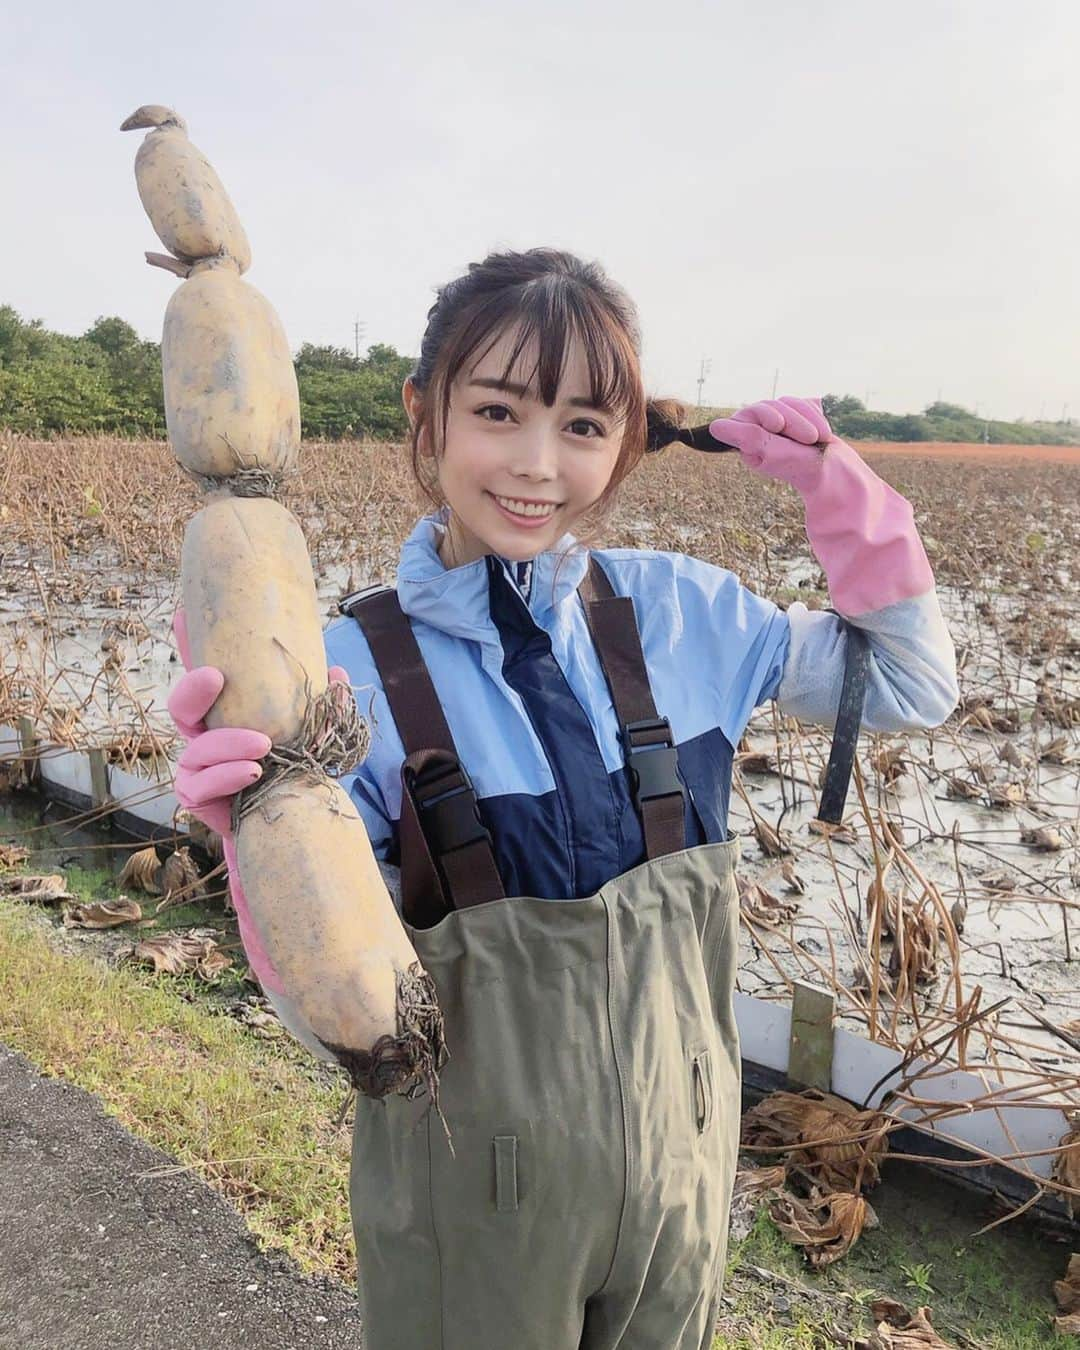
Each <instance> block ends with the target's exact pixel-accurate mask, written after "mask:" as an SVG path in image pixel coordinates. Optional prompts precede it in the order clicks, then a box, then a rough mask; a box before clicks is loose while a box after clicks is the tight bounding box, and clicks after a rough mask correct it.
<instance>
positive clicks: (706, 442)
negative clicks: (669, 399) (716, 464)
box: [645, 418, 735, 454]
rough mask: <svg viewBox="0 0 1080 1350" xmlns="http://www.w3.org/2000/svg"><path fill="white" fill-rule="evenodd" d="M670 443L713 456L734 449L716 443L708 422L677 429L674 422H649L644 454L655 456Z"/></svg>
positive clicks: (724, 443)
mask: <svg viewBox="0 0 1080 1350" xmlns="http://www.w3.org/2000/svg"><path fill="white" fill-rule="evenodd" d="M672 441H681V442H682V443H683V445H688V446H689V447H690V449H691V450H704V451H706V452H708V453H713V454H715V453H717V452H721V451H724V450H734V449H735V446H733V445H728V444H727V442H726V441H718V440H717V439H716V437H715V436H713V435H712V434H711V432H710V431H709V423H708V422H706V423H704V424H703V425H702V426H700V427H677V426H676V425H675V423H674V422H668V421H667V420H666V419H665V420H663V421H661V420H660V419H659V418H658V419H656V420H655V421H652V420H650V422H649V425H648V431H647V435H646V440H645V453H646V454H655V453H656V452H657V451H658V450H663V448H664V446H665V445H670V444H671V442H672Z"/></svg>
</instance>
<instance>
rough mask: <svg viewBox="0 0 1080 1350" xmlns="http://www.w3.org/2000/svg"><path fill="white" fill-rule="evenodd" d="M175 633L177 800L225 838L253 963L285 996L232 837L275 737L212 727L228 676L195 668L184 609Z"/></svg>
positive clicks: (338, 675)
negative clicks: (181, 742) (240, 806)
mask: <svg viewBox="0 0 1080 1350" xmlns="http://www.w3.org/2000/svg"><path fill="white" fill-rule="evenodd" d="M173 633H174V635H175V637H176V645H177V648H178V650H179V652H180V659H181V660H182V661H183V663H184V669H185V671H186V674H184V675H183V676H181V678H180V679H179V680H178V681H177V683H176V685H175V687H174V688H173V690H172V693H171V694H170V695H169V700H168V708H169V714H170V716H171V717H172V719H173V722H174V723H175V724H176V729H177V731H179V733H180V735H181V736H183V738H184V739H185V740H186V741H187V745H186V746H185V747H184V749H183V751H182V752H181V754H180V758H179V760H178V761H177V766H176V776H175V781H174V787H175V790H176V796H177V799H178V801H179V802H180V804H181V806H183V807H185V808H186V809H187V810H188V811H190V812H191V814H192V815H193V816H195V817H196V819H197V820H201V821H202V822H203V823H204V824H205V825H208V826H209V827H210V829H212V830H216V831H217V832H218V834H220V835H221V843H222V848H223V850H224V853H225V866H226V868H227V869H228V874H229V894H230V896H231V897H232V902H233V907H234V909H235V910H236V920H237V924H238V926H239V929H240V940H241V942H242V943H243V944H244V951H245V953H246V954H247V958H248V962H249V963H250V965H251V969H252V970H253V971H254V972H255V975H256V976H257V978H258V980H259V983H260V984H261V985H262V987H263V988H264V989H265V990H268V991H269V992H270V993H274V994H284V993H285V990H284V988H283V986H282V984H281V980H280V978H279V976H278V974H277V971H276V970H275V969H274V966H273V963H272V962H271V960H270V958H269V956H268V955H267V953H266V948H265V947H264V946H263V944H262V939H261V938H260V937H259V933H258V930H257V929H256V927H255V924H254V923H253V921H252V918H251V909H250V906H249V905H248V902H247V896H246V895H245V894H244V888H243V887H242V886H241V884H240V869H239V867H238V866H237V861H236V841H235V839H234V838H233V834H232V799H233V797H234V796H235V794H236V793H237V792H239V791H240V790H241V789H242V788H245V787H249V786H250V785H251V784H252V783H254V782H257V781H258V779H260V778H261V777H262V766H261V764H259V763H258V762H257V761H258V760H261V759H262V758H263V757H264V756H265V755H266V754H268V753H269V750H270V744H271V742H270V737H269V736H266V735H264V734H263V733H262V732H261V731H249V730H245V729H244V728H243V727H218V728H215V729H213V730H209V729H208V728H207V726H206V721H205V718H206V714H207V713H208V712H209V711H210V709H211V707H212V706H213V704H214V702H215V701H216V699H217V696H218V695H219V694H220V693H221V691H222V689H223V688H224V685H225V676H224V674H223V673H222V672H221V671H220V670H219V669H218V668H217V667H216V666H198V667H196V669H194V670H192V669H191V649H190V647H189V645H188V636H187V621H186V619H185V616H184V611H183V609H178V610H177V611H176V614H175V615H174V616H173ZM327 674H328V677H329V678H330V679H331V680H344V681H345V682H346V683H347V682H348V679H349V673H348V671H347V670H346V669H345V668H344V666H331V667H330V670H329V671H328V672H327Z"/></svg>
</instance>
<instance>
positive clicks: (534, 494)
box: [404, 249, 678, 565]
mask: <svg viewBox="0 0 1080 1350" xmlns="http://www.w3.org/2000/svg"><path fill="white" fill-rule="evenodd" d="M640 341H641V340H640V332H639V329H638V322H637V315H636V312H635V309H634V306H633V302H632V301H631V300H630V298H629V297H628V296H627V295H626V293H625V292H624V291H623V290H622V289H621V288H620V287H619V286H616V285H615V284H614V282H612V281H610V280H609V278H608V277H607V276H606V274H605V273H604V271H603V269H602V268H600V267H599V266H598V265H597V264H595V263H587V262H584V261H582V260H581V259H579V258H576V257H574V256H573V255H572V254H568V253H561V252H558V251H557V250H554V249H532V250H530V251H529V252H527V253H504V254H493V255H491V256H490V257H488V258H486V259H485V260H484V261H483V262H481V263H474V264H472V265H471V266H470V268H469V270H468V272H467V273H466V274H465V275H463V276H460V277H457V278H455V279H454V280H453V281H451V282H450V283H449V284H448V285H446V286H444V287H442V288H441V290H440V291H439V294H438V299H437V300H436V302H435V304H434V305H433V306H432V308H431V310H430V311H429V313H428V325H427V330H426V332H425V334H424V340H423V344H422V346H421V351H420V359H419V361H418V363H417V368H416V370H415V372H414V373H413V375H412V377H411V378H410V379H409V381H407V383H406V386H405V390H404V400H405V406H406V409H407V411H408V413H409V421H410V425H411V428H412V451H413V468H414V471H415V473H416V476H417V478H418V480H419V482H420V483H421V485H422V486H423V488H424V490H425V491H426V492H427V493H428V495H429V497H430V498H431V499H432V501H433V502H434V503H435V504H436V505H438V506H445V507H447V508H448V519H449V528H448V530H447V534H446V542H445V547H446V548H447V550H448V555H447V556H448V557H450V558H453V560H454V562H455V564H456V565H460V564H461V563H463V562H466V561H470V560H472V559H474V558H479V557H482V556H483V555H484V554H486V553H498V554H500V555H501V556H503V557H506V558H511V559H515V560H521V559H525V558H528V557H532V556H535V554H537V553H539V552H541V551H543V550H544V549H546V548H549V547H550V546H551V545H552V544H553V543H555V542H556V541H557V540H558V539H559V538H560V537H561V536H562V535H563V534H565V533H567V532H568V531H569V530H570V529H571V527H572V526H574V527H576V528H577V530H578V533H580V534H584V535H587V534H589V533H591V532H592V530H593V529H594V528H595V526H596V525H597V524H598V523H599V521H600V520H602V519H603V517H604V515H605V513H606V510H607V508H608V507H609V506H610V505H611V502H612V500H613V498H614V494H615V491H616V489H617V488H618V486H619V484H620V483H621V482H622V481H623V479H624V478H625V477H626V475H627V474H628V473H630V472H631V470H632V469H633V468H634V466H635V465H636V464H637V463H638V461H639V460H640V458H641V456H642V455H643V454H644V453H645V450H646V437H647V428H648V426H649V423H650V419H649V417H648V411H649V405H648V403H647V401H646V397H645V393H644V389H643V386H642V378H641V367H640V360H639V350H640ZM493 392H494V393H498V394H500V395H501V396H502V397H501V398H500V399H499V400H498V401H495V400H493V399H492V398H491V397H490V394H491V393H493ZM664 406H665V407H667V408H668V409H669V410H676V409H677V406H678V405H675V404H670V405H664ZM583 413H584V414H589V415H587V416H583V415H582V414H583ZM672 420H677V416H676V418H674V419H672ZM522 531H527V533H522ZM489 535H490V537H489ZM446 560H447V557H444V561H446Z"/></svg>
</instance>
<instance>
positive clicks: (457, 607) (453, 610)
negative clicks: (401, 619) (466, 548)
mask: <svg viewBox="0 0 1080 1350" xmlns="http://www.w3.org/2000/svg"><path fill="white" fill-rule="evenodd" d="M444 528H445V516H444V515H443V514H442V513H436V514H434V515H429V516H424V517H423V518H422V519H421V520H418V521H417V522H416V524H415V525H414V526H413V529H412V532H411V534H410V535H409V537H408V538H407V539H406V540H405V543H404V545H403V546H402V549H401V557H400V559H399V561H398V574H397V592H398V598H399V599H400V601H401V608H402V609H403V610H404V611H405V613H406V614H407V615H408V616H409V617H410V618H412V619H419V620H421V621H422V622H424V623H426V624H428V625H430V627H432V628H437V629H439V630H440V631H442V632H444V633H449V634H450V635H451V636H452V637H463V638H471V639H472V640H473V641H477V642H497V641H498V633H497V631H496V629H495V625H494V623H493V622H492V619H491V612H490V608H489V604H488V567H489V559H488V558H486V557H485V558H477V559H476V561H475V562H471V563H465V565H464V566H462V567H455V568H452V569H451V570H449V571H448V570H447V569H446V568H445V567H444V566H443V563H442V559H441V558H440V557H439V554H438V546H439V542H440V540H441V538H442V532H443V530H444ZM588 563H589V555H588V551H587V550H586V549H585V548H584V547H582V546H581V545H579V544H578V542H577V540H576V539H575V538H574V536H573V535H572V534H564V535H563V537H562V538H561V539H560V540H559V542H558V543H557V544H556V546H555V548H554V549H552V550H551V551H550V552H548V553H540V554H538V555H537V557H536V560H535V563H534V567H533V579H532V588H531V592H530V598H529V602H528V608H529V612H530V614H531V615H532V617H533V619H534V620H535V622H536V623H538V624H540V625H541V626H543V619H544V618H545V617H547V616H548V615H549V614H550V612H551V611H552V610H554V609H557V608H558V607H559V606H560V605H561V604H563V603H564V602H565V601H566V600H567V599H568V598H569V597H570V596H572V595H573V594H574V592H575V591H576V590H577V588H578V586H579V585H580V584H581V581H582V578H583V577H584V576H585V571H586V568H587V567H588ZM497 565H498V566H499V567H501V568H502V569H503V571H504V572H506V566H505V564H504V563H503V562H502V560H501V559H499V560H497ZM507 580H508V584H510V585H511V586H513V585H514V582H513V580H512V578H510V576H509V574H507ZM515 590H516V587H515ZM522 603H523V604H524V603H525V602H524V600H523V601H522Z"/></svg>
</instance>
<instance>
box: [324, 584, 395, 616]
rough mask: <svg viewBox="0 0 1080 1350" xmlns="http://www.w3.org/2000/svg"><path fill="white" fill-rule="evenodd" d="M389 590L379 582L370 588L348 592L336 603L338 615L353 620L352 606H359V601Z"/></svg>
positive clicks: (365, 587)
mask: <svg viewBox="0 0 1080 1350" xmlns="http://www.w3.org/2000/svg"><path fill="white" fill-rule="evenodd" d="M388 590H390V587H389V586H384V585H383V583H382V582H381V581H376V582H374V583H373V584H372V585H370V586H361V587H360V589H359V590H358V591H350V592H349V594H348V595H343V596H342V597H341V599H340V600H339V601H338V606H337V607H338V613H339V614H344V615H345V616H346V617H349V618H355V617H356V616H355V615H354V614H353V613H352V607H353V605H356V604H359V602H360V601H361V600H366V599H367V598H368V597H369V596H372V595H378V594H379V592H380V591H388Z"/></svg>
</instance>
